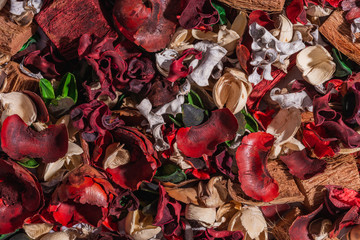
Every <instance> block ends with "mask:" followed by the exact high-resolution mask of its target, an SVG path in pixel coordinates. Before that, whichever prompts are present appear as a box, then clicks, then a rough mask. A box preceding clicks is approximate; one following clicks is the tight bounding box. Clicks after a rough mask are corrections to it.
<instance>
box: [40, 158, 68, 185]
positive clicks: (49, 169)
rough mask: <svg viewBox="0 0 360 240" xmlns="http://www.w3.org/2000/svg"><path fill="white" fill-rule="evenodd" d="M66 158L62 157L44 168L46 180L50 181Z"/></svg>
mask: <svg viewBox="0 0 360 240" xmlns="http://www.w3.org/2000/svg"><path fill="white" fill-rule="evenodd" d="M64 163H65V158H60V159H59V160H57V161H56V162H52V163H48V164H46V167H45V170H44V181H45V182H47V181H49V180H50V179H51V178H52V177H53V176H55V175H56V173H57V172H58V171H59V170H60V169H61V168H62V167H63V166H64Z"/></svg>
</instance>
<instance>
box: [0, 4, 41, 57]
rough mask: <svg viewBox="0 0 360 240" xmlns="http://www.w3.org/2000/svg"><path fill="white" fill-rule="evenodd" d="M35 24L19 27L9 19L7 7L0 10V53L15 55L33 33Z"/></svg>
mask: <svg viewBox="0 0 360 240" xmlns="http://www.w3.org/2000/svg"><path fill="white" fill-rule="evenodd" d="M36 28H37V26H36V24H35V23H31V24H30V25H29V26H25V27H21V26H19V25H17V24H16V23H14V22H13V21H11V20H10V17H9V11H8V7H5V8H4V9H2V10H1V11H0V53H3V54H7V55H10V56H13V55H15V54H16V53H17V52H18V51H19V50H20V49H21V47H22V46H23V45H24V44H25V43H26V42H27V40H28V39H29V38H30V37H31V36H32V35H33V34H34V33H35V31H36Z"/></svg>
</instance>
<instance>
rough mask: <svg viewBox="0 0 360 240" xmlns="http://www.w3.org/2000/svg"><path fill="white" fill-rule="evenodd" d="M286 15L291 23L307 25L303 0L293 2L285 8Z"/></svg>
mask: <svg viewBox="0 0 360 240" xmlns="http://www.w3.org/2000/svg"><path fill="white" fill-rule="evenodd" d="M286 15H287V17H288V18H289V20H290V21H291V22H292V23H296V22H300V23H302V24H306V23H307V19H306V11H305V9H304V1H303V0H293V1H292V2H291V3H290V5H289V6H288V7H287V8H286Z"/></svg>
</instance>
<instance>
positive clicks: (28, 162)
mask: <svg viewBox="0 0 360 240" xmlns="http://www.w3.org/2000/svg"><path fill="white" fill-rule="evenodd" d="M24 160H25V159H23V161H17V163H18V164H20V165H21V166H24V167H26V168H37V167H38V166H39V165H40V164H39V163H38V162H37V161H36V160H35V159H33V158H26V160H25V161H24Z"/></svg>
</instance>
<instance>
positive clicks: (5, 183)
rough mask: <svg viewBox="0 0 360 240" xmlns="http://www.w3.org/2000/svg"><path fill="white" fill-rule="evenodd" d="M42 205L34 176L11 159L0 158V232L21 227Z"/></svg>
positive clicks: (8, 231) (41, 198)
mask: <svg viewBox="0 0 360 240" xmlns="http://www.w3.org/2000/svg"><path fill="white" fill-rule="evenodd" d="M43 205H44V199H43V194H42V190H41V187H40V184H39V183H38V182H37V180H36V178H35V176H33V175H32V174H31V173H30V172H29V171H27V170H26V169H24V168H22V167H21V166H19V165H18V164H16V163H15V162H13V161H9V160H4V159H3V158H1V159H0V222H1V224H0V234H6V233H11V232H14V231H15V230H16V229H18V228H21V227H22V225H23V222H24V220H25V219H26V218H28V217H32V216H33V215H35V214H36V213H38V212H39V210H40V209H41V208H42V207H43Z"/></svg>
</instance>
